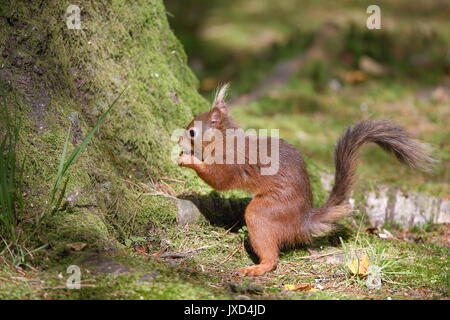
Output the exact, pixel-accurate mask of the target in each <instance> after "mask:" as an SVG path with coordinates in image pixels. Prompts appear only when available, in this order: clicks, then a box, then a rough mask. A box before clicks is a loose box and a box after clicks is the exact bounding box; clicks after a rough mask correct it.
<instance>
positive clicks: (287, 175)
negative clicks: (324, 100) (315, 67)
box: [178, 99, 432, 275]
mask: <svg viewBox="0 0 450 320" xmlns="http://www.w3.org/2000/svg"><path fill="white" fill-rule="evenodd" d="M194 120H196V121H201V124H202V127H203V130H206V129H208V128H217V129H219V130H221V131H223V132H224V130H225V129H227V128H238V126H237V125H236V124H235V123H234V121H233V120H232V119H231V118H230V117H229V116H228V113H227V110H226V106H225V102H224V101H223V100H222V99H221V100H219V101H217V100H216V101H215V102H214V105H213V108H212V109H211V111H210V112H206V113H203V114H200V115H199V116H197V117H196V118H195V119H194ZM194 120H193V121H192V122H191V123H190V124H189V125H188V126H187V130H189V129H190V128H193V126H194ZM189 139H190V138H189V137H188V136H187V135H185V136H184V137H182V138H181V139H180V144H183V143H184V144H186V143H193V141H189ZM225 139H226V138H225ZM271 139H275V138H271ZM369 141H371V142H375V143H377V144H379V145H380V146H382V147H383V148H384V149H386V150H389V151H392V152H394V154H395V155H396V156H397V157H398V158H399V159H400V160H402V161H403V162H405V163H407V164H409V165H411V166H413V167H414V166H415V167H420V168H425V167H426V166H427V165H428V164H429V163H430V162H431V161H432V159H431V158H430V157H429V156H428V154H427V151H426V149H425V148H424V145H423V144H420V143H419V142H417V141H415V140H412V139H410V138H409V136H408V135H407V133H406V132H405V131H404V130H403V129H402V128H400V127H398V126H395V125H393V124H391V123H389V122H384V121H365V122H361V123H360V124H358V125H356V126H355V127H353V128H349V129H348V130H347V131H346V133H345V134H344V135H343V136H342V137H341V139H340V140H339V142H338V144H337V146H336V150H335V161H336V177H335V181H336V183H335V186H334V188H333V191H332V192H331V194H330V197H329V199H328V201H327V202H326V204H325V205H324V206H322V207H321V208H317V209H315V208H313V207H312V192H311V187H310V182H309V177H308V173H307V170H306V165H305V163H304V161H303V158H302V156H301V155H300V153H299V152H298V151H297V150H296V149H295V148H294V147H293V146H292V145H290V144H289V143H287V142H286V141H284V140H282V139H279V146H280V147H279V154H280V157H279V163H280V165H279V171H278V173H277V174H275V175H261V174H260V168H261V167H262V165H261V164H260V163H259V162H258V163H257V164H254V165H252V164H249V163H247V162H246V163H245V164H215V163H213V164H207V163H205V162H204V159H197V158H196V157H195V156H194V155H193V154H182V155H181V156H180V158H179V160H178V162H179V164H180V165H181V166H185V167H188V168H191V169H193V170H195V171H196V172H197V174H198V175H199V176H200V178H202V179H203V180H204V181H205V182H207V183H208V184H209V185H211V186H212V187H213V188H215V189H217V190H229V189H243V190H246V191H248V192H250V193H252V194H253V200H252V201H251V202H250V204H249V205H248V206H247V208H246V210H245V222H246V225H247V228H248V232H249V238H250V242H251V245H252V247H253V249H254V251H255V253H256V254H257V255H258V257H259V258H260V263H259V264H258V265H255V266H251V267H246V268H242V269H239V270H238V271H239V272H241V273H243V274H247V275H261V274H263V273H265V272H268V271H271V270H273V269H275V268H276V265H277V262H278V255H279V250H280V248H282V247H283V246H292V245H296V244H298V243H304V242H309V241H311V239H312V236H314V235H323V234H326V233H327V232H329V231H330V230H331V229H332V228H333V225H334V223H335V222H336V221H337V220H338V219H339V218H341V217H342V216H344V215H346V214H348V213H349V207H348V205H347V204H346V203H347V200H348V197H349V193H350V191H351V186H352V183H353V175H354V172H355V168H356V165H357V157H356V156H357V151H358V149H359V148H360V147H361V146H362V145H363V144H364V143H365V142H369ZM211 143H213V142H211ZM206 145H207V143H204V145H203V146H202V148H204V147H206ZM246 145H247V146H248V144H246ZM247 152H248V148H247V149H246V154H247ZM191 161H193V162H194V163H189V162H191Z"/></svg>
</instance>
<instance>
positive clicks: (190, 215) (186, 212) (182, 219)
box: [177, 199, 201, 227]
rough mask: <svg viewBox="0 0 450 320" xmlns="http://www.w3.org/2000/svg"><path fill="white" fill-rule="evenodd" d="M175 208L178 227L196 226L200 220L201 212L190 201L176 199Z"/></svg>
mask: <svg viewBox="0 0 450 320" xmlns="http://www.w3.org/2000/svg"><path fill="white" fill-rule="evenodd" d="M177 207H178V212H177V225H178V226H179V227H183V226H186V225H192V224H196V223H197V222H198V220H199V219H200V216H201V212H200V210H198V208H197V206H196V205H195V204H194V203H193V202H192V201H189V200H183V199H177Z"/></svg>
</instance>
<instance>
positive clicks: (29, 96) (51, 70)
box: [0, 0, 207, 247]
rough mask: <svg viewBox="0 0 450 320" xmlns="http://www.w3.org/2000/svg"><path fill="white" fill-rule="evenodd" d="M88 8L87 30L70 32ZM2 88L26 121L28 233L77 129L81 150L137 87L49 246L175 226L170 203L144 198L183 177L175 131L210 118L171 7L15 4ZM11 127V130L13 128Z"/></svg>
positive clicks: (0, 38) (88, 161)
mask: <svg viewBox="0 0 450 320" xmlns="http://www.w3.org/2000/svg"><path fill="white" fill-rule="evenodd" d="M71 4H75V5H77V6H78V7H79V8H80V10H81V11H80V12H81V14H80V22H81V29H69V28H68V26H67V24H66V19H67V13H66V10H67V9H68V7H69V5H71ZM0 30H1V32H0V87H1V92H2V93H1V94H2V95H3V96H7V97H8V98H7V101H8V108H10V109H9V110H10V112H13V109H15V110H16V111H17V114H18V115H19V118H20V120H21V123H22V126H21V132H20V136H21V140H20V145H19V148H18V155H19V160H20V161H23V160H24V159H25V158H27V162H26V166H25V175H24V181H23V183H24V185H25V200H26V210H25V213H26V214H25V216H24V217H20V220H21V221H22V225H23V227H24V228H26V226H33V223H34V221H35V218H36V217H37V216H39V215H40V214H41V212H42V210H43V208H44V207H45V201H46V199H47V197H48V191H49V189H50V186H51V185H52V183H53V179H54V176H55V174H56V171H57V166H58V159H59V157H60V154H61V152H62V149H63V145H64V140H65V136H66V134H67V131H68V129H69V128H70V127H71V128H72V136H71V139H70V142H71V145H70V148H73V147H74V146H76V145H77V144H79V143H80V141H81V140H82V139H83V137H84V135H85V134H86V133H87V132H88V130H89V129H90V128H91V127H92V126H93V125H94V124H95V123H96V121H97V120H98V118H99V116H100V115H101V114H102V112H104V111H105V108H106V107H107V105H108V104H109V103H111V102H112V101H113V100H114V98H115V97H116V96H117V95H118V93H119V92H121V91H122V90H123V89H124V88H127V89H126V91H125V93H124V95H123V96H122V97H121V99H120V100H119V102H118V104H117V105H116V106H115V108H114V109H113V111H112V113H111V114H110V115H109V118H108V120H107V122H106V123H105V124H104V125H103V126H102V128H101V129H100V131H99V132H98V133H97V134H96V136H95V137H94V140H93V141H92V142H91V144H90V145H89V147H88V149H87V150H86V151H85V152H84V153H83V155H82V156H81V158H79V159H78V161H77V162H76V164H75V165H74V167H73V168H72V169H71V172H70V180H69V183H68V188H67V193H66V194H67V195H68V196H67V197H66V199H65V200H64V203H65V205H64V211H60V212H57V213H56V214H55V215H54V217H52V219H50V220H49V221H48V224H47V226H46V227H47V230H48V232H43V233H40V237H41V241H44V242H50V243H54V244H57V243H59V241H61V240H63V241H65V242H67V241H86V242H88V243H89V244H90V245H92V246H100V247H109V246H111V245H112V246H114V243H115V239H123V238H125V237H128V236H130V235H137V234H140V233H143V232H146V231H148V230H149V229H151V228H153V227H154V226H155V225H158V224H164V223H166V222H172V221H174V219H175V216H174V208H175V207H174V206H173V205H172V203H171V201H170V199H164V198H163V199H161V198H155V197H140V195H141V193H142V190H141V188H139V187H138V186H137V185H139V184H140V183H144V184H148V183H149V181H153V182H155V181H158V179H160V178H161V177H164V176H174V175H176V174H177V173H178V172H179V171H178V170H179V169H178V168H177V167H176V165H175V164H173V163H172V162H171V160H170V151H171V148H172V146H173V143H172V142H171V140H170V135H171V133H172V131H173V130H174V129H175V128H177V127H184V126H185V124H186V123H187V121H188V120H190V119H191V118H192V115H193V114H194V113H198V112H199V111H201V110H205V109H206V108H207V103H206V101H205V100H204V99H203V98H202V97H201V96H199V95H198V94H197V91H196V88H197V80H196V78H195V76H194V75H193V74H192V72H191V71H190V69H189V68H188V67H187V58H186V55H185V53H184V51H183V48H182V46H181V45H180V43H179V42H178V40H177V39H176V38H175V36H174V35H173V33H172V31H171V30H170V27H169V24H168V22H167V18H166V11H165V8H164V6H163V4H162V1H161V0H140V1H118V0H117V1H116V0H112V1H77V2H76V3H72V2H71V1H59V0H51V1H20V0H19V1H17V0H14V1H4V2H2V4H0ZM3 120H4V119H2V120H0V124H4V123H3Z"/></svg>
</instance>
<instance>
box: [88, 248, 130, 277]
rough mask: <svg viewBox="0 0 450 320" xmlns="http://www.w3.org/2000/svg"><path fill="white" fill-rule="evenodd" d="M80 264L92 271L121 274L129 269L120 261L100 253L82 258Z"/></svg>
mask: <svg viewBox="0 0 450 320" xmlns="http://www.w3.org/2000/svg"><path fill="white" fill-rule="evenodd" d="M82 265H83V266H84V267H86V268H89V269H90V270H91V271H92V272H93V273H107V274H123V273H127V272H129V270H128V269H127V268H126V267H125V266H124V265H122V264H121V263H119V262H117V261H115V260H114V259H112V258H109V257H106V256H104V255H101V254H97V253H94V254H91V255H89V256H88V257H87V258H86V259H84V260H83V262H82Z"/></svg>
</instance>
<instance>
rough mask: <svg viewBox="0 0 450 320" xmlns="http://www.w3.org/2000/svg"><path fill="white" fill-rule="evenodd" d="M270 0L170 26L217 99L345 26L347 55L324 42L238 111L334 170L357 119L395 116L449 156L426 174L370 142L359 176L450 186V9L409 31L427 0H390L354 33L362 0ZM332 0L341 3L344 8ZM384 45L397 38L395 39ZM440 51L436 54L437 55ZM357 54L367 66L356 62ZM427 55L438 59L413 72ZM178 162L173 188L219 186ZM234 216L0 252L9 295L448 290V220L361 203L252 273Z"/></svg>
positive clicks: (440, 295) (448, 293)
mask: <svg viewBox="0 0 450 320" xmlns="http://www.w3.org/2000/svg"><path fill="white" fill-rule="evenodd" d="M211 3H214V4H215V3H216V2H215V1H211ZM270 3H273V2H272V1H270V0H264V1H263V0H252V1H237V0H235V1H234V4H235V5H233V6H229V5H227V6H222V5H216V7H214V5H211V6H212V7H211V8H210V10H209V11H208V14H209V16H208V18H206V17H204V18H205V19H200V18H199V19H197V20H196V21H201V25H200V26H199V25H195V28H196V30H199V31H198V36H197V38H195V39H188V37H187V35H186V34H183V31H182V30H180V29H177V27H176V26H175V33H176V34H177V32H179V33H178V34H177V36H178V37H179V38H180V39H181V40H182V42H183V44H184V46H185V47H186V49H187V53H188V55H189V56H190V60H191V65H192V68H193V69H194V70H195V71H196V72H197V75H198V77H199V78H200V80H201V90H202V92H203V93H204V94H205V96H206V97H208V98H210V97H211V96H212V93H211V90H212V89H213V88H215V87H216V86H217V84H219V83H221V82H225V81H231V83H232V87H231V88H232V89H231V90H232V93H231V100H233V99H236V98H238V97H239V96H241V95H244V94H247V93H249V92H252V91H253V90H255V89H256V88H258V86H260V84H261V83H262V82H264V80H266V79H268V78H269V77H271V76H272V75H273V74H274V70H276V67H277V66H279V64H280V63H283V62H286V61H288V60H289V59H292V58H295V57H299V56H301V54H302V53H304V52H305V51H306V50H307V49H308V48H310V47H311V45H312V44H311V43H312V42H313V39H314V35H316V34H317V31H318V30H319V28H320V26H321V25H323V23H325V22H328V21H333V22H335V23H337V25H338V26H340V28H343V29H340V31H339V34H340V38H339V39H342V42H343V46H342V47H341V48H340V50H339V52H340V53H339V54H337V53H336V54H332V56H331V57H329V56H327V57H326V58H325V59H322V56H323V55H325V56H326V55H327V54H328V52H327V50H328V49H326V48H320V50H322V53H319V54H318V57H320V59H311V60H310V61H307V62H306V63H305V65H304V66H303V67H302V68H301V69H300V70H298V71H297V72H295V73H294V74H293V75H292V76H290V77H287V78H286V79H284V78H283V81H282V82H281V83H278V84H277V85H276V86H274V87H273V88H271V89H269V90H267V91H265V92H264V93H263V94H262V95H261V96H259V97H258V98H257V99H255V100H253V101H247V102H245V103H243V104H240V105H236V106H234V107H233V109H232V115H233V117H234V118H235V119H236V120H237V121H238V122H239V123H240V124H241V125H242V126H243V127H244V128H255V129H258V128H269V129H270V128H278V129H280V136H281V137H282V138H284V139H286V140H288V141H289V142H290V143H292V144H293V145H295V146H296V147H297V148H298V149H299V150H301V152H302V153H303V154H304V155H305V156H307V157H308V158H309V159H310V161H312V162H314V163H315V164H316V165H317V166H318V167H320V168H321V169H323V170H324V171H328V172H333V159H332V151H333V147H334V143H335V141H336V140H337V139H338V137H339V135H340V134H341V133H342V132H343V130H344V129H345V128H346V127H347V126H348V125H350V124H353V123H355V122H357V121H358V120H361V119H366V118H369V117H370V118H379V117H382V118H388V119H390V120H393V121H395V122H398V123H399V124H401V125H403V126H404V127H406V128H407V129H408V130H409V131H410V132H412V134H413V135H414V136H416V137H418V138H420V139H422V140H424V141H427V142H429V143H431V144H432V145H434V146H436V148H437V149H438V150H437V156H438V157H439V158H440V159H441V163H440V164H439V166H438V167H437V168H436V169H435V170H434V171H433V172H432V173H430V174H424V173H417V172H413V171H411V170H409V169H406V168H404V167H402V166H401V165H400V164H398V163H396V161H395V160H394V159H392V158H391V157H390V156H388V155H385V154H384V153H383V152H382V151H380V150H378V149H377V148H367V149H365V150H364V151H363V152H362V154H361V165H360V168H359V170H358V181H362V182H367V181H370V183H373V184H375V185H376V184H388V185H395V186H398V187H402V188H404V189H406V190H411V191H419V192H424V193H427V194H430V195H433V196H436V197H446V198H448V197H449V194H448V191H449V190H450V170H449V168H450V143H449V142H450V131H449V130H448V123H447V122H448V119H449V118H450V108H449V103H450V78H449V69H448V68H449V67H448V64H447V66H446V67H442V65H438V64H436V63H435V61H436V60H439V57H440V56H439V54H440V50H441V49H442V48H441V47H439V41H435V43H438V44H437V45H436V48H434V47H433V48H432V50H431V49H430V50H429V51H428V53H427V54H422V55H421V53H423V48H424V47H426V46H427V43H429V42H427V41H428V40H429V38H428V36H429V34H430V32H431V34H437V36H436V37H438V39H441V40H442V43H443V47H444V49H445V50H447V49H448V43H449V39H450V36H449V34H446V32H448V30H450V26H449V25H448V24H449V22H448V18H446V17H445V15H444V16H443V17H441V14H442V13H440V12H439V10H436V11H433V8H429V10H430V11H433V12H434V14H436V18H435V19H434V20H433V23H430V24H429V28H430V30H431V31H430V30H429V29H427V28H425V27H424V30H422V29H420V30H421V31H420V32H415V31H411V30H412V29H411V28H410V27H409V26H410V24H411V21H414V18H417V17H422V18H423V16H421V14H420V13H419V12H418V11H419V10H420V9H421V8H416V7H415V6H411V5H407V6H406V7H405V6H404V3H403V2H402V1H392V2H391V4H390V5H389V6H390V7H389V8H387V9H386V15H383V19H384V20H383V21H384V22H383V23H386V26H387V31H386V32H385V33H383V34H382V35H378V36H374V37H372V36H371V35H370V33H369V32H368V31H367V30H363V31H361V29H364V27H362V28H361V26H360V27H359V28H358V27H357V28H356V29H355V30H353V31H352V29H349V28H346V27H344V26H347V25H349V20H348V19H349V18H348V17H347V15H348V16H352V17H353V18H354V17H360V18H361V19H363V22H362V23H360V24H363V25H365V19H366V17H367V14H366V12H365V7H364V8H363V9H361V8H362V7H361V6H360V4H359V2H358V1H346V2H345V6H346V9H347V10H342V7H340V5H341V3H340V4H339V5H335V4H334V3H335V2H332V1H321V2H320V4H321V5H324V3H325V4H326V5H327V8H328V10H323V8H322V9H319V6H318V5H315V3H316V2H313V1H306V2H304V3H306V4H307V5H305V7H304V10H303V11H301V12H299V11H296V10H294V9H295V8H296V7H295V6H296V4H298V3H297V1H278V2H277V3H279V7H277V10H275V9H274V8H273V7H271V4H270ZM292 6H294V7H292ZM337 6H339V7H337ZM400 8H401V10H400ZM404 8H405V9H404ZM415 8H416V9H417V10H418V11H417V12H415V11H414V10H415ZM422 9H423V10H424V9H425V8H422ZM171 10H173V11H171ZM192 10H194V9H192ZM274 10H275V11H274ZM404 10H409V11H411V12H409V11H408V13H405V12H404ZM236 11H238V12H236ZM169 12H171V14H173V15H174V16H175V17H176V16H177V11H176V8H175V7H174V8H172V9H171V7H170V6H169ZM265 12H266V13H268V12H270V14H271V15H270V16H269V15H268V14H264V13H265ZM274 12H275V13H276V14H274ZM337 12H339V13H342V14H339V15H338V17H339V19H336V13H337ZM286 13H289V15H287V17H288V19H286V18H285V17H286ZM447 17H448V16H447ZM356 24H358V22H356ZM306 26H307V27H306ZM181 27H182V26H179V28H181ZM395 28H400V29H401V28H406V29H407V30H410V34H409V35H408V34H403V36H401V37H400V40H398V43H401V46H403V45H404V46H405V48H404V50H401V48H399V47H396V46H395V43H396V42H397V38H396V37H397V36H398V34H401V33H402V32H398V31H397V33H396V32H394V31H392V30H393V29H395ZM408 28H409V29H408ZM402 30H403V29H402ZM445 30H447V31H445ZM433 32H435V33H433ZM251 39H258V41H250V40H251ZM367 39H369V40H367ZM412 39H415V41H412ZM189 41H191V42H189ZM364 41H369V42H370V41H374V44H373V45H370V46H368V47H370V48H371V49H370V50H366V51H364V49H361V48H360V47H359V44H360V43H362V42H364ZM387 43H389V44H392V46H391V47H387V46H386V44H387ZM366 44H367V43H366ZM408 46H409V47H408ZM211 48H213V49H211ZM363 48H364V46H363ZM380 48H381V49H383V50H385V51H383V50H381V49H380ZM194 49H195V50H194ZM410 51H411V52H418V53H417V57H415V58H411V55H410ZM218 52H220V53H218ZM336 52H338V50H336ZM436 52H437V53H436ZM435 53H436V56H437V57H438V58H436V57H434V56H433V54H435ZM255 56H256V57H257V58H256V59H255V58H254V57H255ZM211 57H213V58H211ZM362 59H363V60H364V59H365V61H366V62H367V61H369V63H368V64H369V65H371V66H372V67H370V66H369V67H368V66H367V65H361V60H362ZM405 59H410V60H411V61H417V63H418V64H417V65H416V66H415V67H414V68H409V69H408V70H409V71H408V72H406V71H405V69H404V68H405V66H404V65H402V64H401V61H402V60H405ZM421 63H425V65H422V64H421ZM374 65H375V67H373V66H374ZM425 67H427V68H429V69H427V70H431V71H427V72H425V73H422V72H417V70H419V69H421V68H425ZM445 68H447V69H445ZM374 69H375V70H374ZM413 69H414V70H413ZM183 174H184V176H182V177H176V179H173V178H175V177H172V178H171V179H169V180H167V181H166V182H165V183H164V184H165V186H166V187H165V190H166V192H167V194H168V196H173V195H175V196H178V195H183V194H197V195H209V194H211V192H212V190H211V189H210V188H209V187H208V186H206V185H205V184H204V183H203V182H201V181H199V178H197V177H196V176H195V175H194V174H193V173H191V172H187V171H186V172H185V173H183ZM180 181H181V182H180ZM359 185H360V184H359V183H358V184H357V186H356V188H358V186H359ZM142 193H143V194H144V193H145V190H144V191H142ZM231 195H233V194H231ZM236 197H244V196H243V195H242V194H237V195H236ZM231 227H233V226H227V227H224V226H220V225H214V224H211V223H210V222H209V221H207V220H206V219H203V218H202V219H201V221H200V223H199V224H197V225H193V226H187V227H183V228H181V227H177V226H176V224H175V223H174V224H172V225H167V226H165V227H163V228H160V229H159V230H158V232H157V233H158V236H157V237H156V239H152V238H151V237H150V236H149V237H140V236H136V237H133V236H130V237H129V239H127V241H125V242H124V243H123V246H122V248H120V249H119V250H113V251H112V252H110V253H108V254H105V253H102V252H92V251H87V250H85V246H86V244H85V243H74V244H70V245H68V246H67V247H66V248H64V249H63V250H62V251H61V252H58V255H57V257H56V258H55V257H53V258H52V259H50V260H49V261H47V263H46V267H45V270H40V269H39V270H38V269H30V268H28V269H26V270H24V269H17V268H12V267H9V266H8V265H7V264H2V267H0V280H1V281H0V299H2V298H9V299H11V298H16V299H247V298H250V299H448V298H449V297H450V262H449V261H450V227H449V226H448V225H424V226H419V227H416V228H414V229H413V230H402V229H401V228H399V227H398V226H395V225H386V226H384V227H383V228H380V229H379V230H374V229H372V228H370V226H369V225H368V223H367V221H366V219H365V218H364V216H363V215H362V214H361V213H359V212H355V214H354V215H353V216H352V217H350V218H346V219H345V220H344V221H343V222H342V224H341V226H340V228H339V229H338V230H337V231H336V232H335V233H333V234H331V235H329V236H327V237H322V238H319V239H316V241H314V243H313V244H312V245H308V246H302V247H299V248H296V249H292V250H288V251H284V252H282V254H281V256H280V262H279V265H278V267H277V269H276V270H275V271H274V272H271V273H268V274H266V275H264V276H261V277H255V278H251V277H242V276H240V275H238V274H236V273H235V272H234V270H236V269H237V268H240V267H243V266H247V265H250V264H252V263H253V262H252V259H251V255H250V254H249V252H248V250H247V249H246V248H247V245H246V240H247V239H246V237H247V235H246V229H245V227H242V226H238V227H236V226H235V227H234V228H231ZM69 265H77V266H78V265H79V266H81V268H82V278H81V279H82V281H81V289H72V290H71V289H68V288H67V287H66V281H67V279H68V278H69V276H70V274H69V273H68V271H67V266H69Z"/></svg>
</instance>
